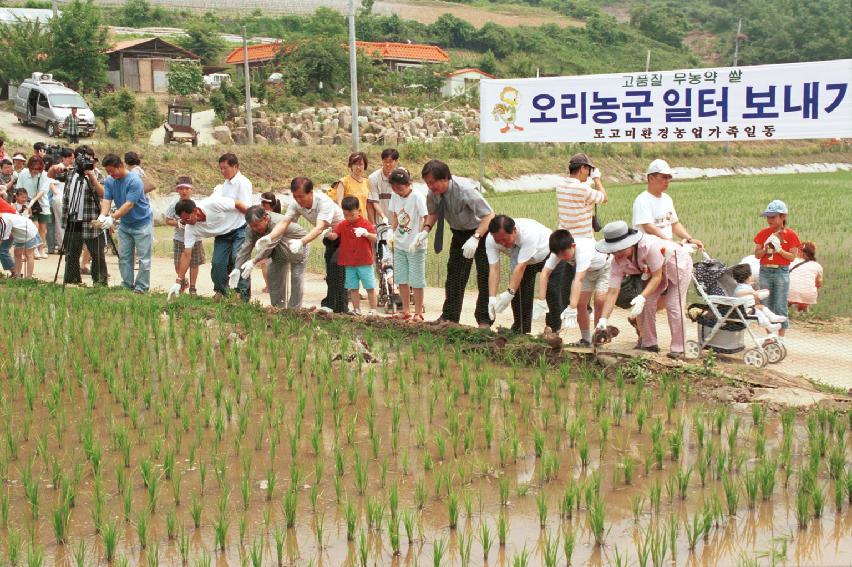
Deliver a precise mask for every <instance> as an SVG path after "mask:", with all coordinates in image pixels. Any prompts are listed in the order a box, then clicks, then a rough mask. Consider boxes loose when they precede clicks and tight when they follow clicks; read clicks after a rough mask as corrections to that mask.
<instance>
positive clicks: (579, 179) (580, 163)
mask: <svg viewBox="0 0 852 567" xmlns="http://www.w3.org/2000/svg"><path fill="white" fill-rule="evenodd" d="M594 172H595V166H593V165H592V163H591V162H590V161H589V157H588V156H587V155H586V154H575V155H573V156H571V161H569V162H568V175H569V177H568V179H567V180H565V182H564V183H562V184H560V185H559V186H558V187H556V205H557V206H558V207H559V228H562V229H565V230H567V231H568V232H570V233H571V236H573V237H574V238H575V239H576V238H594V237H595V233H594V230H592V217H593V216H594V214H595V205H597V204H598V203H606V202H607V195H606V190H605V189H604V187H603V184H602V183H601V180H600V176H596V177H595V176H593V174H594ZM589 179H592V182H593V183H594V188H592V186H591V183H590V182H589Z"/></svg>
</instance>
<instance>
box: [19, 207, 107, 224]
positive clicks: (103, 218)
mask: <svg viewBox="0 0 852 567" xmlns="http://www.w3.org/2000/svg"><path fill="white" fill-rule="evenodd" d="M28 208H29V207H28ZM106 220H107V217H106V215H98V224H104V223H105V222H106Z"/></svg>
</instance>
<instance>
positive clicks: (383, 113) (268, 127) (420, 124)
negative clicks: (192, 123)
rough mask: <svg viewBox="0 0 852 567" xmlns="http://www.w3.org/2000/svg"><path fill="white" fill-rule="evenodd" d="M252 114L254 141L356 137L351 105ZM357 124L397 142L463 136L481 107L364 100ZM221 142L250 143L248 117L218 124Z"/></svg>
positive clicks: (372, 137) (323, 141)
mask: <svg viewBox="0 0 852 567" xmlns="http://www.w3.org/2000/svg"><path fill="white" fill-rule="evenodd" d="M254 114H255V118H254V120H253V126H254V135H255V143H257V144H268V143H276V144H293V145H296V146H315V145H323V146H326V145H332V144H344V145H350V144H351V143H352V134H351V129H352V113H351V112H350V109H349V107H348V106H343V107H336V108H334V107H329V108H306V109H304V110H301V111H299V112H291V113H284V114H277V115H271V114H270V113H268V112H267V111H265V110H258V111H256V112H255V113H254ZM358 124H359V126H360V133H361V140H362V141H364V142H366V143H381V144H384V145H389V146H393V145H396V144H399V143H402V142H406V141H409V140H432V139H435V138H458V137H459V136H462V135H464V134H468V133H475V132H478V131H479V111H477V110H476V109H473V108H465V109H462V110H452V111H451V110H421V109H416V108H404V107H372V106H362V107H361V108H360V111H359V116H358ZM213 137H214V138H216V139H217V140H218V141H219V142H220V143H224V144H230V143H236V144H245V143H247V141H248V133H247V131H246V126H245V118H244V117H243V116H238V117H237V118H235V119H234V120H230V121H228V122H226V123H225V125H223V126H217V127H216V128H214V131H213Z"/></svg>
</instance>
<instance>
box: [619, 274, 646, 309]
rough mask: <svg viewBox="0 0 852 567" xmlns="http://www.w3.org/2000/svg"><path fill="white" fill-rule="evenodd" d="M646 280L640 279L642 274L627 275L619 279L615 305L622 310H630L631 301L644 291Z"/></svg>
mask: <svg viewBox="0 0 852 567" xmlns="http://www.w3.org/2000/svg"><path fill="white" fill-rule="evenodd" d="M646 285H648V280H643V279H642V274H629V275H626V276H624V277H623V278H622V279H621V289H619V290H618V298H617V299H616V300H615V304H616V305H617V306H618V307H621V308H622V309H630V308H631V307H632V305H631V304H630V302H631V301H633V299H634V298H635V297H636V296H637V295H639V294H641V293H642V292H643V291H645V286H646Z"/></svg>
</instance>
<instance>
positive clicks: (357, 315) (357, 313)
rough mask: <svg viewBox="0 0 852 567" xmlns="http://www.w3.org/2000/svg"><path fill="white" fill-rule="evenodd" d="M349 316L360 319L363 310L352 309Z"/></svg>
mask: <svg viewBox="0 0 852 567" xmlns="http://www.w3.org/2000/svg"><path fill="white" fill-rule="evenodd" d="M349 314H350V315H352V316H353V317H360V316H361V310H360V309H350V310H349Z"/></svg>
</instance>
